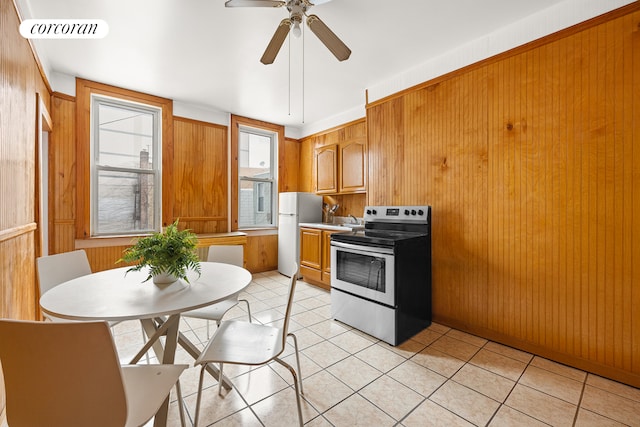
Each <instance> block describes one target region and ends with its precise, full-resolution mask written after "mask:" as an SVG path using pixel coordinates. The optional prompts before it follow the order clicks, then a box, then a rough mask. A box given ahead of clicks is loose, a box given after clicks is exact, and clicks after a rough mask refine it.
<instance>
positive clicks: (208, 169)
mask: <svg viewBox="0 0 640 427" xmlns="http://www.w3.org/2000/svg"><path fill="white" fill-rule="evenodd" d="M173 127H174V137H173V139H174V150H173V155H174V158H173V162H174V171H173V179H174V193H173V198H174V201H173V217H174V218H180V223H181V224H182V225H184V226H185V227H187V228H189V229H191V230H192V231H193V232H195V233H226V232H227V229H228V228H227V227H228V225H229V218H228V214H227V206H228V200H229V198H228V190H227V188H228V179H227V176H228V150H227V127H226V126H221V125H214V124H209V123H204V122H198V121H195V120H189V119H184V118H178V117H175V118H174V120H173Z"/></svg>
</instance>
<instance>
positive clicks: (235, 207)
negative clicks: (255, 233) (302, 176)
mask: <svg viewBox="0 0 640 427" xmlns="http://www.w3.org/2000/svg"><path fill="white" fill-rule="evenodd" d="M241 128H251V129H257V130H259V131H260V130H261V131H262V132H271V133H274V134H276V135H277V140H276V146H275V147H274V148H275V149H274V152H273V156H274V159H273V161H274V164H273V173H274V184H273V185H272V193H273V196H272V197H273V198H272V204H273V207H274V208H273V209H274V214H273V217H272V225H270V226H255V227H239V225H238V215H239V193H238V192H239V188H240V187H239V183H240V179H239V175H238V171H239V167H238V166H239V165H238V161H239V158H240V156H239V141H240V139H239V138H240V129H241ZM230 144H231V150H230V151H231V179H230V181H231V231H239V230H240V231H249V230H265V229H266V230H275V229H277V226H278V224H277V221H278V220H277V212H278V194H279V193H280V192H281V191H282V179H281V177H282V168H283V165H284V144H285V136H284V126H281V125H276V124H273V123H268V122H263V121H260V120H255V119H250V118H247V117H242V116H236V115H231V139H230Z"/></svg>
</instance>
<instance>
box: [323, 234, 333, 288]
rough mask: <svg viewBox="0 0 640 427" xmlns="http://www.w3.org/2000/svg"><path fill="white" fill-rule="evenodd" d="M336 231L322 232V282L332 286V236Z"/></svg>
mask: <svg viewBox="0 0 640 427" xmlns="http://www.w3.org/2000/svg"><path fill="white" fill-rule="evenodd" d="M333 233H334V231H323V232H322V282H323V283H325V284H327V285H330V284H331V235H332V234H333Z"/></svg>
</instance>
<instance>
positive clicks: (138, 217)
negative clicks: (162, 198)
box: [95, 171, 155, 234]
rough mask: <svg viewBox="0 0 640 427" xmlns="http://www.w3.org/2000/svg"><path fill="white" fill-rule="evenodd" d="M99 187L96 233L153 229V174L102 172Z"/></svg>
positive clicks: (99, 174)
mask: <svg viewBox="0 0 640 427" xmlns="http://www.w3.org/2000/svg"><path fill="white" fill-rule="evenodd" d="M97 190H98V194H97V200H98V203H97V208H96V209H97V212H95V215H96V227H97V230H96V232H97V234H111V233H113V234H127V233H135V232H141V231H144V232H147V231H153V229H154V223H155V221H154V220H155V218H154V199H153V197H154V183H153V175H152V174H147V173H128V172H114V171H99V172H98V188H97Z"/></svg>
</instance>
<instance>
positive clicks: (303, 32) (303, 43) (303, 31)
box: [302, 27, 306, 123]
mask: <svg viewBox="0 0 640 427" xmlns="http://www.w3.org/2000/svg"><path fill="white" fill-rule="evenodd" d="M305 32H306V31H305V29H304V27H302V123H304V45H305V42H304V34H305Z"/></svg>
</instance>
